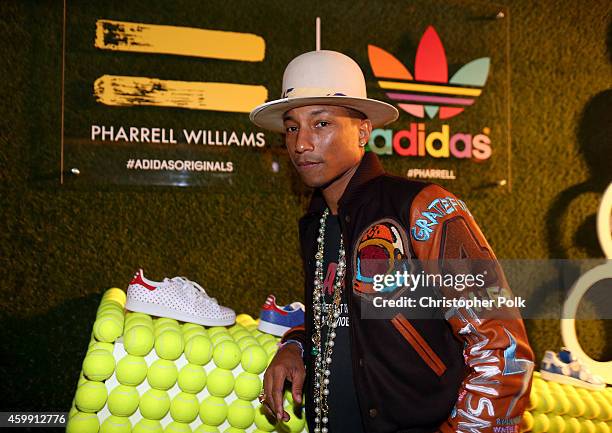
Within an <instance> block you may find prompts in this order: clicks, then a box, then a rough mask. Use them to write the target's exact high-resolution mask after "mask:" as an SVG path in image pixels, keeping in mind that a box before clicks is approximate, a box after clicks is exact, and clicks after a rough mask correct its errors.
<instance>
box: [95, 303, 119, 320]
mask: <svg viewBox="0 0 612 433" xmlns="http://www.w3.org/2000/svg"><path fill="white" fill-rule="evenodd" d="M120 308H121V307H115V306H112V305H104V306H102V307H100V308H99V309H98V311H97V313H96V320H97V319H101V318H103V317H107V316H110V317H114V318H115V319H117V320H118V321H119V322H120V323H121V322H123V321H124V315H123V310H122V309H120Z"/></svg>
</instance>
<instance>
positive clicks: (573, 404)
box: [567, 394, 586, 418]
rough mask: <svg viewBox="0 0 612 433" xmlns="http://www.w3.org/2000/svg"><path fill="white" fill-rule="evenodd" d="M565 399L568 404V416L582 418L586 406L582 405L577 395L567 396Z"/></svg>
mask: <svg viewBox="0 0 612 433" xmlns="http://www.w3.org/2000/svg"><path fill="white" fill-rule="evenodd" d="M567 398H568V400H569V402H570V410H569V411H568V415H570V416H572V417H576V418H577V417H580V416H582V414H583V413H584V412H585V411H586V404H584V402H583V401H582V399H581V398H580V397H579V396H578V394H575V395H574V394H569V395H568V396H567Z"/></svg>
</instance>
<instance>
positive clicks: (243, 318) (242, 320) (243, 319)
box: [236, 313, 255, 326]
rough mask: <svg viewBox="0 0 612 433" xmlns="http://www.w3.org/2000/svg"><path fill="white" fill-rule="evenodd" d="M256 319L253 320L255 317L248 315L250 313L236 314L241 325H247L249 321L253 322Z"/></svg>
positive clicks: (237, 321)
mask: <svg viewBox="0 0 612 433" xmlns="http://www.w3.org/2000/svg"><path fill="white" fill-rule="evenodd" d="M254 321H255V320H253V318H252V317H251V316H250V315H248V314H244V313H243V314H238V315H237V316H236V323H239V324H241V325H243V326H244V325H245V324H249V323H253V322H254Z"/></svg>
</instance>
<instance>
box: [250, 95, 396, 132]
mask: <svg viewBox="0 0 612 433" xmlns="http://www.w3.org/2000/svg"><path fill="white" fill-rule="evenodd" d="M306 105H338V106H341V107H348V108H352V109H354V110H357V111H360V112H361V113H363V114H365V115H366V116H367V118H368V119H370V121H371V122H372V127H373V128H378V127H380V126H384V125H387V124H389V123H391V122H393V121H395V120H397V118H398V117H399V112H398V111H397V108H395V107H394V106H393V105H391V104H387V103H386V102H382V101H378V100H376V99H367V98H352V97H350V96H310V97H303V98H284V99H277V100H275V101H270V102H266V103H265V104H261V105H259V106H258V107H255V108H254V109H253V111H251V114H250V115H249V118H250V119H251V122H253V123H254V124H255V125H257V126H259V127H261V128H264V129H268V130H270V131H274V132H280V133H284V132H285V127H284V124H283V115H284V114H285V113H286V112H287V111H289V110H292V109H293V108H296V107H303V106H306Z"/></svg>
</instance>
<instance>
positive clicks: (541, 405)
mask: <svg viewBox="0 0 612 433" xmlns="http://www.w3.org/2000/svg"><path fill="white" fill-rule="evenodd" d="M539 396H540V400H539V401H538V406H537V407H536V409H537V411H538V412H542V413H547V412H550V411H551V410H553V408H554V407H555V401H554V400H553V397H552V395H550V392H549V391H548V390H546V391H544V392H541V393H540V395H539Z"/></svg>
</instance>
